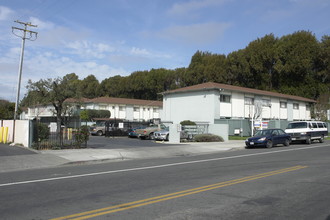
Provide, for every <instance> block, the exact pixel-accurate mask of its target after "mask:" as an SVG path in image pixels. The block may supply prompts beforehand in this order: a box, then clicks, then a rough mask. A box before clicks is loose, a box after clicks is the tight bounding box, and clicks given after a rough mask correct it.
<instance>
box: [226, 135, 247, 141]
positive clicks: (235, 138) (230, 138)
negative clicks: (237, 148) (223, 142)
mask: <svg viewBox="0 0 330 220" xmlns="http://www.w3.org/2000/svg"><path fill="white" fill-rule="evenodd" d="M246 138H247V137H241V136H236V135H234V136H232V135H230V136H229V137H228V140H246Z"/></svg>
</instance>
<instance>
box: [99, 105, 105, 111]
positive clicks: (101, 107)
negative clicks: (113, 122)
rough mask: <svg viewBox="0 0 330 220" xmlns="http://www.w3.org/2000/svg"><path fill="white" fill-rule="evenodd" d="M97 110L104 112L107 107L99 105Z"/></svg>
mask: <svg viewBox="0 0 330 220" xmlns="http://www.w3.org/2000/svg"><path fill="white" fill-rule="evenodd" d="M99 108H100V110H106V109H107V106H106V105H100V106H99Z"/></svg>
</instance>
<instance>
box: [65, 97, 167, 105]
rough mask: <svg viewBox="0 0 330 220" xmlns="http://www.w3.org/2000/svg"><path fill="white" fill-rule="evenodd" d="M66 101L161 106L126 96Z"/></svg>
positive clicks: (160, 103) (158, 103) (151, 101)
mask: <svg viewBox="0 0 330 220" xmlns="http://www.w3.org/2000/svg"><path fill="white" fill-rule="evenodd" d="M66 102H80V103H106V104H123V105H142V106H158V107H163V102H161V101H154V100H144V99H127V98H113V97H98V98H94V99H87V98H83V99H80V100H76V99H67V100H66Z"/></svg>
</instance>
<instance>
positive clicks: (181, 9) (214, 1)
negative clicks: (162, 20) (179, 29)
mask: <svg viewBox="0 0 330 220" xmlns="http://www.w3.org/2000/svg"><path fill="white" fill-rule="evenodd" d="M226 1H227V0H194V1H187V2H182V3H175V4H174V5H173V6H172V8H171V9H170V10H169V11H168V13H169V14H171V15H185V14H188V13H189V12H192V11H196V10H199V9H203V8H207V7H212V6H217V5H221V4H223V3H224V2H226Z"/></svg>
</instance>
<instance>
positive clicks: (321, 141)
mask: <svg viewBox="0 0 330 220" xmlns="http://www.w3.org/2000/svg"><path fill="white" fill-rule="evenodd" d="M319 141H320V143H323V142H324V136H323V135H322V136H321V138H320V139H319Z"/></svg>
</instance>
